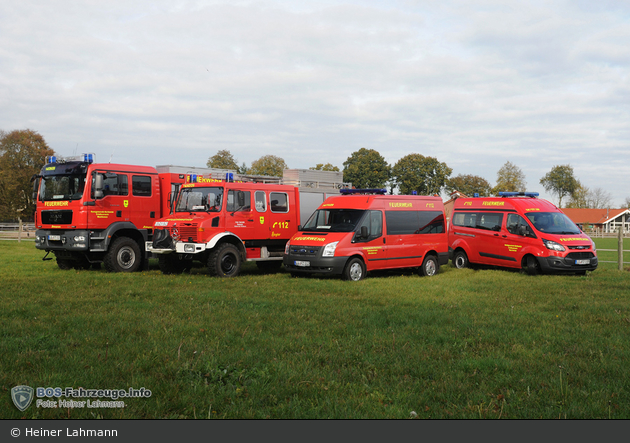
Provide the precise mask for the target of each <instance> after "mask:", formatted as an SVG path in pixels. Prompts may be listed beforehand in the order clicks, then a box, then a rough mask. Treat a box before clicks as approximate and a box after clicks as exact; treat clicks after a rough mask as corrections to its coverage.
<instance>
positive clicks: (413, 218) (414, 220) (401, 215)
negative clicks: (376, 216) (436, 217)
mask: <svg viewBox="0 0 630 443" xmlns="http://www.w3.org/2000/svg"><path fill="white" fill-rule="evenodd" d="M385 220H386V222H387V235H402V234H414V233H416V231H418V214H417V211H385Z"/></svg>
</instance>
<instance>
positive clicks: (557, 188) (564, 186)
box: [540, 165, 579, 208]
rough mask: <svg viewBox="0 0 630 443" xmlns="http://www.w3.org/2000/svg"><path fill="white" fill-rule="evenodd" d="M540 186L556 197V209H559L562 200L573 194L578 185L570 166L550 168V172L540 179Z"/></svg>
mask: <svg viewBox="0 0 630 443" xmlns="http://www.w3.org/2000/svg"><path fill="white" fill-rule="evenodd" d="M540 184H541V185H543V187H544V188H545V190H546V191H547V192H550V193H552V194H554V195H556V196H558V207H559V208H561V207H562V198H563V197H565V196H568V195H571V194H573V192H575V190H576V189H577V187H578V184H579V183H578V181H577V180H576V179H575V177H574V175H573V168H572V167H571V166H570V165H558V166H554V167H553V168H551V171H549V172H548V173H547V174H545V176H544V177H543V178H541V179H540Z"/></svg>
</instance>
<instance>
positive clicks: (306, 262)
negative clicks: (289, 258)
mask: <svg viewBox="0 0 630 443" xmlns="http://www.w3.org/2000/svg"><path fill="white" fill-rule="evenodd" d="M293 264H294V265H295V266H302V267H308V266H310V265H311V262H310V261H299V260H296V261H294V262H293Z"/></svg>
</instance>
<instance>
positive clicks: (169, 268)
mask: <svg viewBox="0 0 630 443" xmlns="http://www.w3.org/2000/svg"><path fill="white" fill-rule="evenodd" d="M158 266H159V267H160V271H162V274H181V273H182V272H184V271H185V270H187V269H188V270H190V268H191V267H192V263H191V261H190V260H182V256H181V255H180V254H161V255H160V256H159V257H158Z"/></svg>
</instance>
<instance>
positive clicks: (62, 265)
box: [57, 258, 74, 271]
mask: <svg viewBox="0 0 630 443" xmlns="http://www.w3.org/2000/svg"><path fill="white" fill-rule="evenodd" d="M73 265H74V263H73V261H72V260H67V259H65V258H58V259H57V266H58V267H59V269H62V270H64V271H68V270H70V269H72V268H73Z"/></svg>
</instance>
